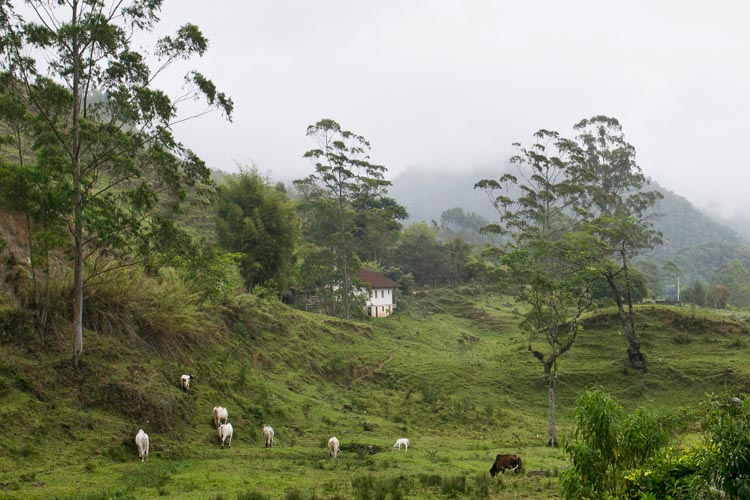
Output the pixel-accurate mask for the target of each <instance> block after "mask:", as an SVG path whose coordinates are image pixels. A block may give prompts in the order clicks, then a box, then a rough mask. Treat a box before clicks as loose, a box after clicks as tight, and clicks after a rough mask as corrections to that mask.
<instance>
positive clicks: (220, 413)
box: [214, 406, 229, 429]
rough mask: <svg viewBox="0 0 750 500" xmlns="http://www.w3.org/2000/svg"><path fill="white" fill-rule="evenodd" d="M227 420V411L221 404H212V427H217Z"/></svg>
mask: <svg viewBox="0 0 750 500" xmlns="http://www.w3.org/2000/svg"><path fill="white" fill-rule="evenodd" d="M228 421H229V412H228V411H227V409H226V408H224V407H223V406H214V427H216V428H217V429H218V428H219V425H220V424H221V423H222V422H224V423H227V422H228Z"/></svg>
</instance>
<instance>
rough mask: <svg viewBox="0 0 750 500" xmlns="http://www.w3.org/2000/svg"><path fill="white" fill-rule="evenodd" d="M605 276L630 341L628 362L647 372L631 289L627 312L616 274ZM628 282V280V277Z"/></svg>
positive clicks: (624, 330) (626, 336) (628, 291)
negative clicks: (636, 324)
mask: <svg viewBox="0 0 750 500" xmlns="http://www.w3.org/2000/svg"><path fill="white" fill-rule="evenodd" d="M604 277H605V278H606V279H607V283H608V284H609V287H610V289H611V290H612V297H613V298H614V299H615V304H617V313H618V314H619V316H620V322H621V323H622V330H623V332H624V333H625V338H626V339H627V341H628V362H629V363H630V366H632V367H633V368H635V369H636V370H638V371H640V372H641V373H645V372H647V371H648V367H647V366H646V359H645V358H644V357H643V353H641V339H640V338H639V337H638V332H637V331H636V329H635V315H634V312H633V304H632V296H631V294H630V290H627V291H626V293H627V295H628V297H629V299H630V300H628V312H627V313H626V312H625V305H624V304H623V302H622V296H621V295H620V290H619V289H618V288H617V283H616V282H615V277H614V275H613V274H610V273H606V274H605V275H604ZM626 282H628V279H627V278H626Z"/></svg>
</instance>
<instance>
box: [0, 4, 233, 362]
mask: <svg viewBox="0 0 750 500" xmlns="http://www.w3.org/2000/svg"><path fill="white" fill-rule="evenodd" d="M162 3H163V1H162V0H130V1H121V0H117V1H115V0H112V1H108V0H69V1H66V2H63V1H59V0H46V1H45V0H28V1H27V2H26V4H27V5H28V7H29V12H30V13H31V14H30V16H29V17H30V18H33V21H28V22H27V21H25V20H24V19H22V18H21V17H20V16H18V15H17V14H16V13H15V12H14V10H13V7H12V5H11V4H10V2H8V1H7V0H4V1H0V20H2V23H0V25H1V27H0V50H1V51H2V54H0V67H1V69H2V70H4V71H7V72H8V73H10V74H11V75H12V78H13V79H14V80H15V81H17V82H19V83H20V87H21V90H20V92H19V93H18V94H17V97H18V98H19V99H21V100H22V101H23V102H24V105H25V107H26V108H27V109H28V110H29V111H30V112H31V113H33V114H34V115H35V116H36V117H37V120H36V127H35V130H34V133H33V137H32V138H33V144H34V148H35V149H36V151H37V158H38V161H39V162H40V168H48V167H50V165H49V164H50V163H52V162H51V161H48V160H50V159H52V160H54V167H55V168H60V169H61V174H62V175H63V177H64V181H63V182H61V183H60V186H59V189H61V190H62V192H63V193H64V196H63V198H64V199H65V200H66V206H65V208H64V210H62V218H63V220H64V222H65V224H66V225H67V226H68V228H69V231H70V234H71V237H72V240H73V244H72V247H73V251H72V255H73V258H72V260H73V297H74V299H73V326H74V349H73V356H74V362H75V364H76V366H77V365H78V363H79V360H80V358H81V355H82V353H83V311H84V293H83V292H84V285H85V281H84V280H85V279H89V278H90V277H92V276H96V275H100V274H99V273H101V272H104V271H107V270H111V269H113V268H114V267H116V266H119V265H121V264H120V263H119V262H118V261H117V259H114V258H113V255H115V254H116V250H117V249H125V248H131V247H132V246H133V245H134V243H135V241H136V240H137V239H138V237H139V236H140V235H143V234H144V233H145V232H146V231H147V230H148V227H149V221H150V220H151V217H152V216H153V215H154V214H155V211H156V210H157V209H158V208H159V204H158V202H159V200H160V198H161V197H165V196H171V197H172V198H171V199H172V200H173V201H174V202H175V203H177V202H179V200H181V199H182V198H184V195H185V186H196V185H201V184H203V185H207V184H208V183H209V182H210V179H209V170H208V169H207V168H206V166H205V164H204V163H203V162H202V161H201V160H200V159H199V158H198V157H197V156H196V155H195V154H194V153H192V152H191V151H190V150H188V149H186V148H185V147H184V146H183V145H182V144H181V143H180V142H178V141H177V140H176V139H175V137H174V136H173V134H172V132H171V129H170V126H171V125H172V124H174V123H175V122H176V121H178V120H180V121H181V120H185V119H188V118H190V117H192V116H197V115H201V114H203V113H205V112H208V111H210V110H212V109H219V110H221V111H222V112H223V113H225V114H226V116H227V117H230V115H231V111H232V106H233V105H232V101H231V99H229V98H228V97H227V96H226V95H225V94H224V93H222V92H219V91H218V90H217V88H216V86H215V85H214V84H213V82H211V81H210V80H209V79H207V78H206V77H205V76H203V75H202V74H200V73H198V72H195V71H191V72H188V73H187V75H186V76H185V84H184V87H183V90H182V92H181V93H180V94H179V96H178V97H176V98H175V99H171V98H170V97H168V96H167V94H166V93H165V92H164V91H162V90H159V89H157V88H155V85H154V81H155V78H157V77H158V76H159V75H160V74H161V73H163V72H164V70H165V69H167V68H168V67H170V66H172V65H173V64H174V63H175V62H178V61H182V60H187V59H189V58H191V57H192V56H196V55H197V56H201V55H203V54H204V53H205V51H206V49H207V47H208V41H207V40H206V38H205V37H204V36H203V34H202V33H201V31H200V29H199V28H198V27H197V26H195V25H193V24H186V25H184V26H182V27H181V28H179V29H178V30H177V32H176V33H175V34H174V35H171V36H164V37H162V38H160V39H159V40H158V42H156V44H155V47H154V50H153V51H152V54H153V66H154V68H153V69H152V67H151V64H150V61H149V56H148V55H147V53H146V52H145V50H144V51H141V52H139V51H138V50H136V49H135V48H134V47H133V45H132V42H133V40H141V39H142V37H141V36H140V34H142V33H151V32H152V31H153V30H154V28H155V25H156V23H157V22H158V21H159V18H158V15H159V12H160V10H161V6H162ZM38 62H40V63H42V62H43V64H38ZM40 66H44V67H43V68H42V67H40ZM45 71H46V76H45V74H44V72H45ZM198 99H200V100H202V101H203V102H204V103H205V107H204V108H202V109H200V110H198V111H196V112H194V113H193V114H192V115H191V116H184V115H183V116H180V115H178V108H179V107H180V106H179V105H180V104H181V103H184V102H186V101H195V100H198ZM120 255H124V252H123V253H120ZM86 267H88V270H89V272H88V276H87V275H86V274H84V268H86Z"/></svg>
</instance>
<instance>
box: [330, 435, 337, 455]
mask: <svg viewBox="0 0 750 500" xmlns="http://www.w3.org/2000/svg"><path fill="white" fill-rule="evenodd" d="M328 452H329V453H330V454H331V456H332V457H333V458H338V456H339V440H338V438H336V436H333V437H332V438H331V439H329V440H328Z"/></svg>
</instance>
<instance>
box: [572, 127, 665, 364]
mask: <svg viewBox="0 0 750 500" xmlns="http://www.w3.org/2000/svg"><path fill="white" fill-rule="evenodd" d="M574 128H575V130H576V131H577V132H578V136H577V137H576V138H575V140H574V141H567V142H566V143H565V146H564V147H565V148H566V149H567V151H568V154H569V155H570V160H571V165H572V169H571V177H572V178H574V179H575V182H576V184H578V185H579V187H580V189H581V190H580V198H579V200H578V202H577V205H576V211H577V212H578V214H580V215H581V216H582V217H583V218H584V219H586V221H587V224H588V227H587V230H588V231H589V232H591V233H592V234H594V235H596V236H597V238H598V246H599V248H600V250H601V251H602V254H603V256H605V257H608V258H610V259H611V260H610V262H609V265H607V266H604V267H603V268H602V272H603V276H604V278H605V279H606V281H607V283H608V284H609V287H610V289H611V291H612V297H613V299H614V301H615V304H616V305H617V310H618V313H619V316H620V321H621V323H622V328H623V332H624V334H625V338H626V339H627V341H628V351H627V352H628V359H629V362H630V365H631V366H632V367H633V368H636V369H638V370H640V371H646V370H647V365H646V360H645V358H644V357H643V354H642V353H641V342H640V337H639V335H638V331H637V328H636V322H635V314H634V312H633V293H632V283H631V280H630V265H631V261H632V259H633V258H634V257H635V256H637V255H638V254H639V253H640V252H642V251H643V250H645V249H649V248H653V247H654V246H655V245H658V244H659V243H661V234H660V233H659V232H658V231H656V230H654V229H653V226H652V224H651V222H650V220H649V217H648V215H647V214H648V211H649V210H650V209H651V208H653V207H654V206H655V205H656V203H657V202H658V201H659V200H660V199H661V198H662V197H663V196H662V194H661V193H659V192H657V191H646V190H644V188H645V187H646V185H647V184H648V181H647V180H646V178H645V176H644V175H643V172H642V171H641V168H640V166H638V164H637V163H636V159H635V157H636V152H635V148H634V147H633V146H632V145H631V144H630V143H628V142H627V141H626V140H625V136H624V134H623V132H622V127H621V126H620V123H619V122H618V121H617V119H615V118H610V117H607V116H601V115H600V116H594V117H593V118H590V119H586V120H581V121H580V122H579V123H578V124H576V125H575V127H574Z"/></svg>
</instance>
